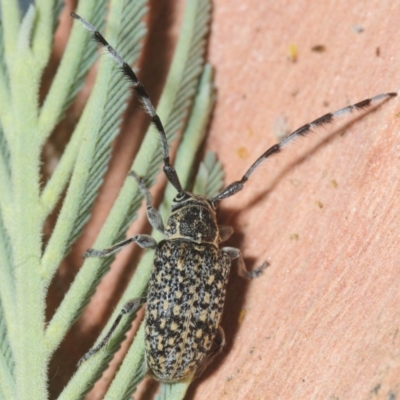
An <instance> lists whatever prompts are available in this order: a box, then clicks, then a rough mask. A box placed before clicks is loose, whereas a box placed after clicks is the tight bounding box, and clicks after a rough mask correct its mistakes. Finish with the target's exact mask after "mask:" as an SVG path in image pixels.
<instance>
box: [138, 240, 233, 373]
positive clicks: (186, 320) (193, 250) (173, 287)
mask: <svg viewBox="0 0 400 400" xmlns="http://www.w3.org/2000/svg"><path fill="white" fill-rule="evenodd" d="M229 269H230V259H229V257H228V256H227V255H225V254H224V253H222V252H221V251H220V250H219V249H218V248H217V247H215V246H214V245H212V244H195V243H193V242H190V241H185V240H181V239H177V240H168V241H162V242H160V243H159V244H158V247H157V250H156V253H155V257H154V265H153V270H152V276H151V279H150V286H149V291H148V295H147V307H146V317H145V321H146V338H145V341H146V359H147V364H148V366H149V368H150V370H151V371H152V373H153V374H154V376H155V377H156V378H157V379H159V380H162V381H174V380H179V379H182V378H184V377H185V376H186V375H187V374H188V373H190V372H192V371H194V370H195V369H196V367H198V366H199V364H200V363H201V361H202V360H203V359H204V357H205V356H206V354H207V352H208V351H209V350H210V348H211V345H212V343H213V340H214V338H215V335H216V332H217V329H218V326H219V323H220V320H221V315H222V310H223V306H224V301H225V289H226V283H227V277H228V274H229Z"/></svg>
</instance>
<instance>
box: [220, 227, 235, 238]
mask: <svg viewBox="0 0 400 400" xmlns="http://www.w3.org/2000/svg"><path fill="white" fill-rule="evenodd" d="M218 230H219V236H220V238H221V242H225V241H226V240H228V239H229V238H230V237H231V236H232V234H233V228H232V227H231V226H228V225H218Z"/></svg>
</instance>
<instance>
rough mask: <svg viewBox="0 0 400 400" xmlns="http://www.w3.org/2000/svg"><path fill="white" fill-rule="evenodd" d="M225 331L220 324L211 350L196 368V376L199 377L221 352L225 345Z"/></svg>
mask: <svg viewBox="0 0 400 400" xmlns="http://www.w3.org/2000/svg"><path fill="white" fill-rule="evenodd" d="M225 344H226V341H225V333H224V330H223V329H222V328H221V327H220V326H219V327H218V331H217V334H216V335H215V338H214V341H213V344H212V346H211V349H210V351H209V352H208V353H207V355H206V356H205V357H204V359H203V360H202V361H201V363H200V365H199V366H198V367H197V369H196V374H195V378H198V377H199V376H200V375H201V374H202V373H203V372H204V370H205V369H206V367H207V366H208V365H209V364H211V362H212V361H213V360H214V358H215V357H217V355H218V354H220V353H221V351H222V349H223V348H224V347H225Z"/></svg>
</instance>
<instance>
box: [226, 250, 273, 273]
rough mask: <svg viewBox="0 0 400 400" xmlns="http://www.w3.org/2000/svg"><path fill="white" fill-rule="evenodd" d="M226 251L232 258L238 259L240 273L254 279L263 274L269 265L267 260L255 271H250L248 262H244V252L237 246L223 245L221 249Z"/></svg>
mask: <svg viewBox="0 0 400 400" xmlns="http://www.w3.org/2000/svg"><path fill="white" fill-rule="evenodd" d="M221 251H223V252H224V253H226V254H227V255H228V256H229V257H230V258H231V260H235V259H237V260H238V267H239V275H240V276H243V277H245V278H247V279H253V278H257V277H258V276H260V275H261V273H262V271H263V270H264V269H265V268H267V267H268V265H269V264H268V263H267V262H266V261H265V262H264V263H262V264H261V265H260V266H259V267H258V268H256V269H255V270H254V271H248V270H247V268H246V264H245V263H244V260H243V256H242V253H241V252H240V250H239V249H236V248H235V247H223V248H222V249H221Z"/></svg>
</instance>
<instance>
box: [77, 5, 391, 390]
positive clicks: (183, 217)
mask: <svg viewBox="0 0 400 400" xmlns="http://www.w3.org/2000/svg"><path fill="white" fill-rule="evenodd" d="M71 16H72V17H73V18H75V19H77V20H79V21H80V22H81V23H82V24H83V26H84V27H85V28H86V29H87V30H88V31H90V32H91V33H92V34H93V36H94V39H95V40H96V42H97V43H98V44H99V45H100V46H104V47H105V48H106V49H107V51H108V52H109V54H110V55H111V56H112V58H113V59H114V60H115V61H116V62H117V63H118V64H119V65H120V68H121V70H122V72H123V74H124V75H125V76H126V77H127V78H128V79H129V81H130V82H131V83H132V86H133V89H134V91H135V92H136V95H137V96H138V98H139V99H140V101H141V103H142V105H143V107H144V110H145V112H146V113H147V114H148V115H149V116H150V118H151V122H152V123H153V124H154V126H155V127H156V129H157V131H158V133H159V136H160V139H161V150H162V154H163V159H164V166H163V170H164V173H165V175H166V176H167V179H168V180H169V182H170V183H171V184H172V185H173V186H174V188H175V189H176V190H177V192H178V194H177V195H176V197H175V198H174V200H173V202H172V206H171V215H170V216H169V218H168V221H167V224H166V226H165V227H164V223H163V221H162V218H161V215H160V214H159V212H158V211H157V210H156V209H155V208H154V207H153V206H152V199H151V195H150V193H149V191H148V189H147V188H146V186H145V184H144V182H143V181H142V179H141V178H140V177H139V176H137V175H136V174H135V172H133V171H131V172H130V174H129V175H130V176H132V177H133V178H134V179H135V181H136V183H137V185H138V186H139V189H140V192H141V193H142V195H143V197H144V199H145V201H146V206H147V218H148V220H149V222H150V224H151V225H152V226H153V228H154V229H157V230H159V231H160V232H162V233H163V234H164V236H165V239H164V240H161V241H160V242H159V243H157V242H156V240H155V239H154V238H152V237H151V236H149V235H136V236H133V237H131V238H128V239H126V240H124V241H122V242H120V243H117V244H116V245H114V246H112V247H109V248H107V249H105V250H94V249H89V250H88V251H87V252H86V253H85V254H84V257H106V256H109V255H110V254H113V253H115V252H117V251H119V250H120V249H122V248H123V247H125V246H126V245H128V244H130V243H132V242H135V243H137V244H138V245H139V246H140V247H142V248H150V249H153V250H155V255H154V263H153V267H152V273H151V278H150V282H149V287H148V292H147V298H146V299H142V298H139V299H132V300H130V301H129V302H128V303H127V304H126V305H125V306H124V307H123V308H122V310H121V312H120V314H119V315H118V317H117V319H116V320H115V322H114V324H113V325H112V327H111V329H110V330H109V332H108V333H107V334H106V336H105V337H104V338H103V340H102V341H101V342H100V343H99V344H98V345H97V346H95V347H93V348H92V349H91V350H89V352H87V353H86V354H85V355H84V356H83V357H82V359H81V360H80V361H79V364H81V363H82V362H84V361H85V360H87V359H88V358H89V357H91V356H92V355H93V354H95V353H97V352H98V351H99V350H101V349H102V348H103V347H104V346H105V345H106V344H107V343H108V341H109V339H110V337H111V335H112V334H113V332H114V330H115V328H116V327H117V325H118V323H119V322H120V320H121V318H122V317H123V316H124V315H125V314H129V313H134V312H136V311H137V310H138V309H139V308H140V307H141V305H142V304H143V303H144V302H147V306H146V313H145V317H144V323H145V349H146V364H147V369H148V370H149V372H150V373H151V374H152V375H153V377H154V378H155V379H157V380H160V381H162V382H174V381H178V380H181V379H183V378H185V377H187V376H189V375H190V374H196V375H199V374H200V373H201V372H202V371H203V369H204V368H205V367H206V366H207V364H208V363H209V362H211V360H212V359H213V358H214V357H215V356H216V355H217V354H218V353H219V352H220V351H221V350H222V348H223V346H224V344H225V338H224V331H223V330H222V328H221V326H220V322H221V316H222V311H223V307H224V301H225V291H226V284H227V280H228V275H229V270H230V265H231V260H234V259H237V260H238V264H239V273H240V275H242V276H244V277H246V278H254V277H256V276H258V275H260V274H261V272H262V270H263V269H264V268H265V267H266V266H267V263H264V264H262V265H261V266H260V267H259V268H257V269H255V270H254V271H252V272H249V271H247V269H246V266H245V264H244V261H243V257H242V254H241V252H240V250H239V249H236V248H234V247H228V246H225V247H221V248H220V247H219V245H220V243H221V242H224V241H225V240H227V239H228V238H229V237H230V236H231V234H232V232H233V229H232V228H231V227H227V226H221V225H218V223H217V217H216V207H217V205H218V203H219V202H220V201H221V200H223V199H225V198H227V197H230V196H233V195H234V194H236V193H237V192H240V191H241V190H242V189H243V187H244V185H245V183H246V182H247V181H248V179H249V178H250V176H251V174H252V173H253V172H254V171H255V170H256V169H257V167H258V166H259V165H260V164H261V163H262V162H263V161H265V160H266V159H267V158H268V157H270V156H272V155H274V154H276V153H279V152H280V151H281V149H282V148H284V147H285V146H286V145H287V144H289V142H291V141H292V140H293V139H295V138H297V137H301V136H305V135H307V134H308V133H310V132H311V131H312V130H313V129H314V128H317V127H319V126H322V125H326V124H328V123H330V122H332V121H333V120H334V119H335V118H336V117H338V116H341V115H345V114H350V113H351V112H352V111H354V110H361V109H365V108H368V107H370V106H371V105H372V104H374V103H376V102H378V101H380V100H384V99H387V98H389V97H393V96H396V93H385V94H380V95H378V96H375V97H372V98H370V99H366V100H363V101H361V102H359V103H356V104H354V105H351V106H347V107H344V108H342V109H340V110H338V111H335V112H332V113H328V114H325V115H323V116H322V117H320V118H318V119H316V120H314V121H313V122H311V123H309V124H306V125H303V126H302V127H300V128H299V129H297V130H295V131H294V132H292V133H290V134H289V135H288V136H286V137H285V138H284V139H282V140H281V141H280V142H279V143H277V144H275V145H273V146H272V147H270V148H269V149H268V150H267V151H265V152H264V153H263V154H261V156H260V157H259V158H258V159H257V160H256V161H255V162H254V163H253V164H252V165H251V166H250V168H249V169H248V170H247V172H246V173H245V174H244V175H243V177H242V178H241V179H240V180H238V181H235V182H233V183H231V184H230V185H228V186H227V187H226V188H225V189H223V190H222V191H221V192H220V193H219V194H218V195H217V196H215V197H212V198H206V197H204V196H199V195H195V194H193V193H190V192H187V191H185V190H183V188H182V186H181V183H180V182H179V178H178V175H177V172H176V171H175V168H174V167H173V165H171V164H170V157H169V150H168V143H167V138H166V135H165V132H164V127H163V124H162V122H161V120H160V118H159V116H158V115H157V113H156V111H155V109H154V107H153V104H152V103H151V101H150V99H149V96H148V94H147V92H146V90H145V88H144V87H143V85H142V84H141V83H140V81H139V80H138V78H137V76H136V74H135V73H134V72H133V70H132V68H131V67H130V66H129V65H128V64H127V63H126V62H125V61H124V60H123V59H122V58H121V57H120V55H119V54H118V53H117V52H116V50H114V49H113V48H112V47H111V46H110V45H109V44H108V42H107V41H106V39H105V38H104V37H103V36H102V35H101V33H100V32H98V31H97V30H96V29H95V28H94V27H93V26H92V25H91V24H90V23H89V22H87V21H86V20H84V19H83V18H82V17H80V16H79V15H77V14H75V13H71Z"/></svg>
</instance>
